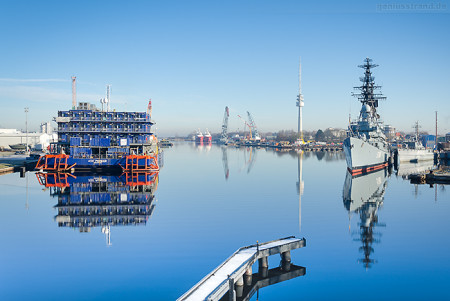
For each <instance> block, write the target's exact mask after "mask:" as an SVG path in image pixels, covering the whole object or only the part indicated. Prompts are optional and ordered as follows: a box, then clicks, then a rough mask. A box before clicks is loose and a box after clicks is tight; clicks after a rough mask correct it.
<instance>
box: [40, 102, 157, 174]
mask: <svg viewBox="0 0 450 301" xmlns="http://www.w3.org/2000/svg"><path fill="white" fill-rule="evenodd" d="M149 106H150V105H149ZM55 121H56V123H57V124H58V126H57V132H58V141H57V142H56V143H53V144H51V145H50V154H49V155H46V156H43V157H41V159H40V160H39V162H38V164H37V165H36V168H37V169H40V170H44V171H64V170H70V169H72V168H74V169H78V170H85V169H94V170H97V171H98V170H100V169H105V168H109V169H110V168H112V169H119V170H122V171H133V170H141V171H142V170H147V171H148V170H158V169H159V166H158V160H157V155H158V147H157V138H156V136H155V135H154V134H153V132H152V130H151V127H152V126H153V125H154V124H155V123H154V122H153V121H152V120H151V114H150V113H149V112H115V111H113V112H111V111H109V110H108V111H104V110H99V109H97V108H96V107H95V105H93V104H89V103H79V104H78V107H76V108H74V109H71V110H67V111H58V116H57V117H56V118H55Z"/></svg>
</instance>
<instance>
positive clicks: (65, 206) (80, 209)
mask: <svg viewBox="0 0 450 301" xmlns="http://www.w3.org/2000/svg"><path fill="white" fill-rule="evenodd" d="M36 177H37V178H38V181H39V183H40V184H41V185H43V186H45V187H46V188H49V190H50V195H51V196H53V197H55V198H57V199H58V203H57V205H55V206H54V207H55V208H56V209H57V211H58V214H57V215H56V216H55V220H56V222H57V223H58V226H59V227H71V228H75V229H78V230H79V231H80V232H90V230H91V228H93V227H101V231H102V233H104V234H105V237H106V244H107V245H111V227H112V226H129V225H134V226H137V225H145V224H146V223H147V221H148V219H149V217H150V216H151V215H152V213H153V210H154V207H155V202H156V199H155V192H156V189H157V186H158V172H139V173H123V174H122V175H120V176H119V175H98V174H74V175H72V174H67V173H37V174H36Z"/></svg>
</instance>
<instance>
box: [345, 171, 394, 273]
mask: <svg viewBox="0 0 450 301" xmlns="http://www.w3.org/2000/svg"><path fill="white" fill-rule="evenodd" d="M387 179H388V174H387V169H382V170H379V171H376V172H373V173H370V174H367V175H362V176H357V177H352V175H351V174H350V173H349V172H348V171H347V175H346V177H345V183H344V190H343V200H344V206H345V208H346V209H347V210H348V212H349V218H351V216H352V214H353V213H355V214H358V215H359V218H360V221H359V223H358V226H359V231H357V232H354V233H352V236H353V235H357V236H359V237H358V238H355V239H354V240H355V241H360V242H361V244H362V245H361V247H360V248H359V250H360V251H361V252H362V253H363V256H364V257H363V258H361V259H359V260H358V262H360V263H362V264H363V265H364V267H365V268H366V269H368V268H370V267H372V264H374V263H375V262H376V260H374V259H372V258H371V255H372V253H373V252H374V249H373V244H374V243H378V242H380V240H379V239H378V238H376V237H380V236H381V233H377V232H375V231H374V230H375V227H376V226H378V227H385V226H386V225H384V224H382V223H379V222H378V209H379V208H381V206H382V205H383V200H384V193H385V191H386V187H387ZM349 230H350V224H349Z"/></svg>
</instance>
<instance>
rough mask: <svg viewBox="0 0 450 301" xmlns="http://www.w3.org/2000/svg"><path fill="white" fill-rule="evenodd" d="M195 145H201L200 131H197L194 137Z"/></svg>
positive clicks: (201, 135)
mask: <svg viewBox="0 0 450 301" xmlns="http://www.w3.org/2000/svg"><path fill="white" fill-rule="evenodd" d="M195 143H196V144H203V134H202V132H200V129H199V130H198V132H197V134H196V135H195Z"/></svg>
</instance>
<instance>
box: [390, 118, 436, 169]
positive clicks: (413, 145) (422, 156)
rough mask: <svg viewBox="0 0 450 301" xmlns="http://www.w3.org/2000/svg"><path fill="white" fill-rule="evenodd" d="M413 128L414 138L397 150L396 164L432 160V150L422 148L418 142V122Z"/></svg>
mask: <svg viewBox="0 0 450 301" xmlns="http://www.w3.org/2000/svg"><path fill="white" fill-rule="evenodd" d="M414 128H415V129H416V135H415V137H414V138H413V139H412V140H410V141H405V142H403V143H402V145H401V148H398V150H397V163H401V162H419V161H431V160H433V159H434V152H433V150H432V149H429V148H426V147H424V146H423V145H422V143H420V142H419V124H418V122H416V125H415V126H414Z"/></svg>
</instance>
